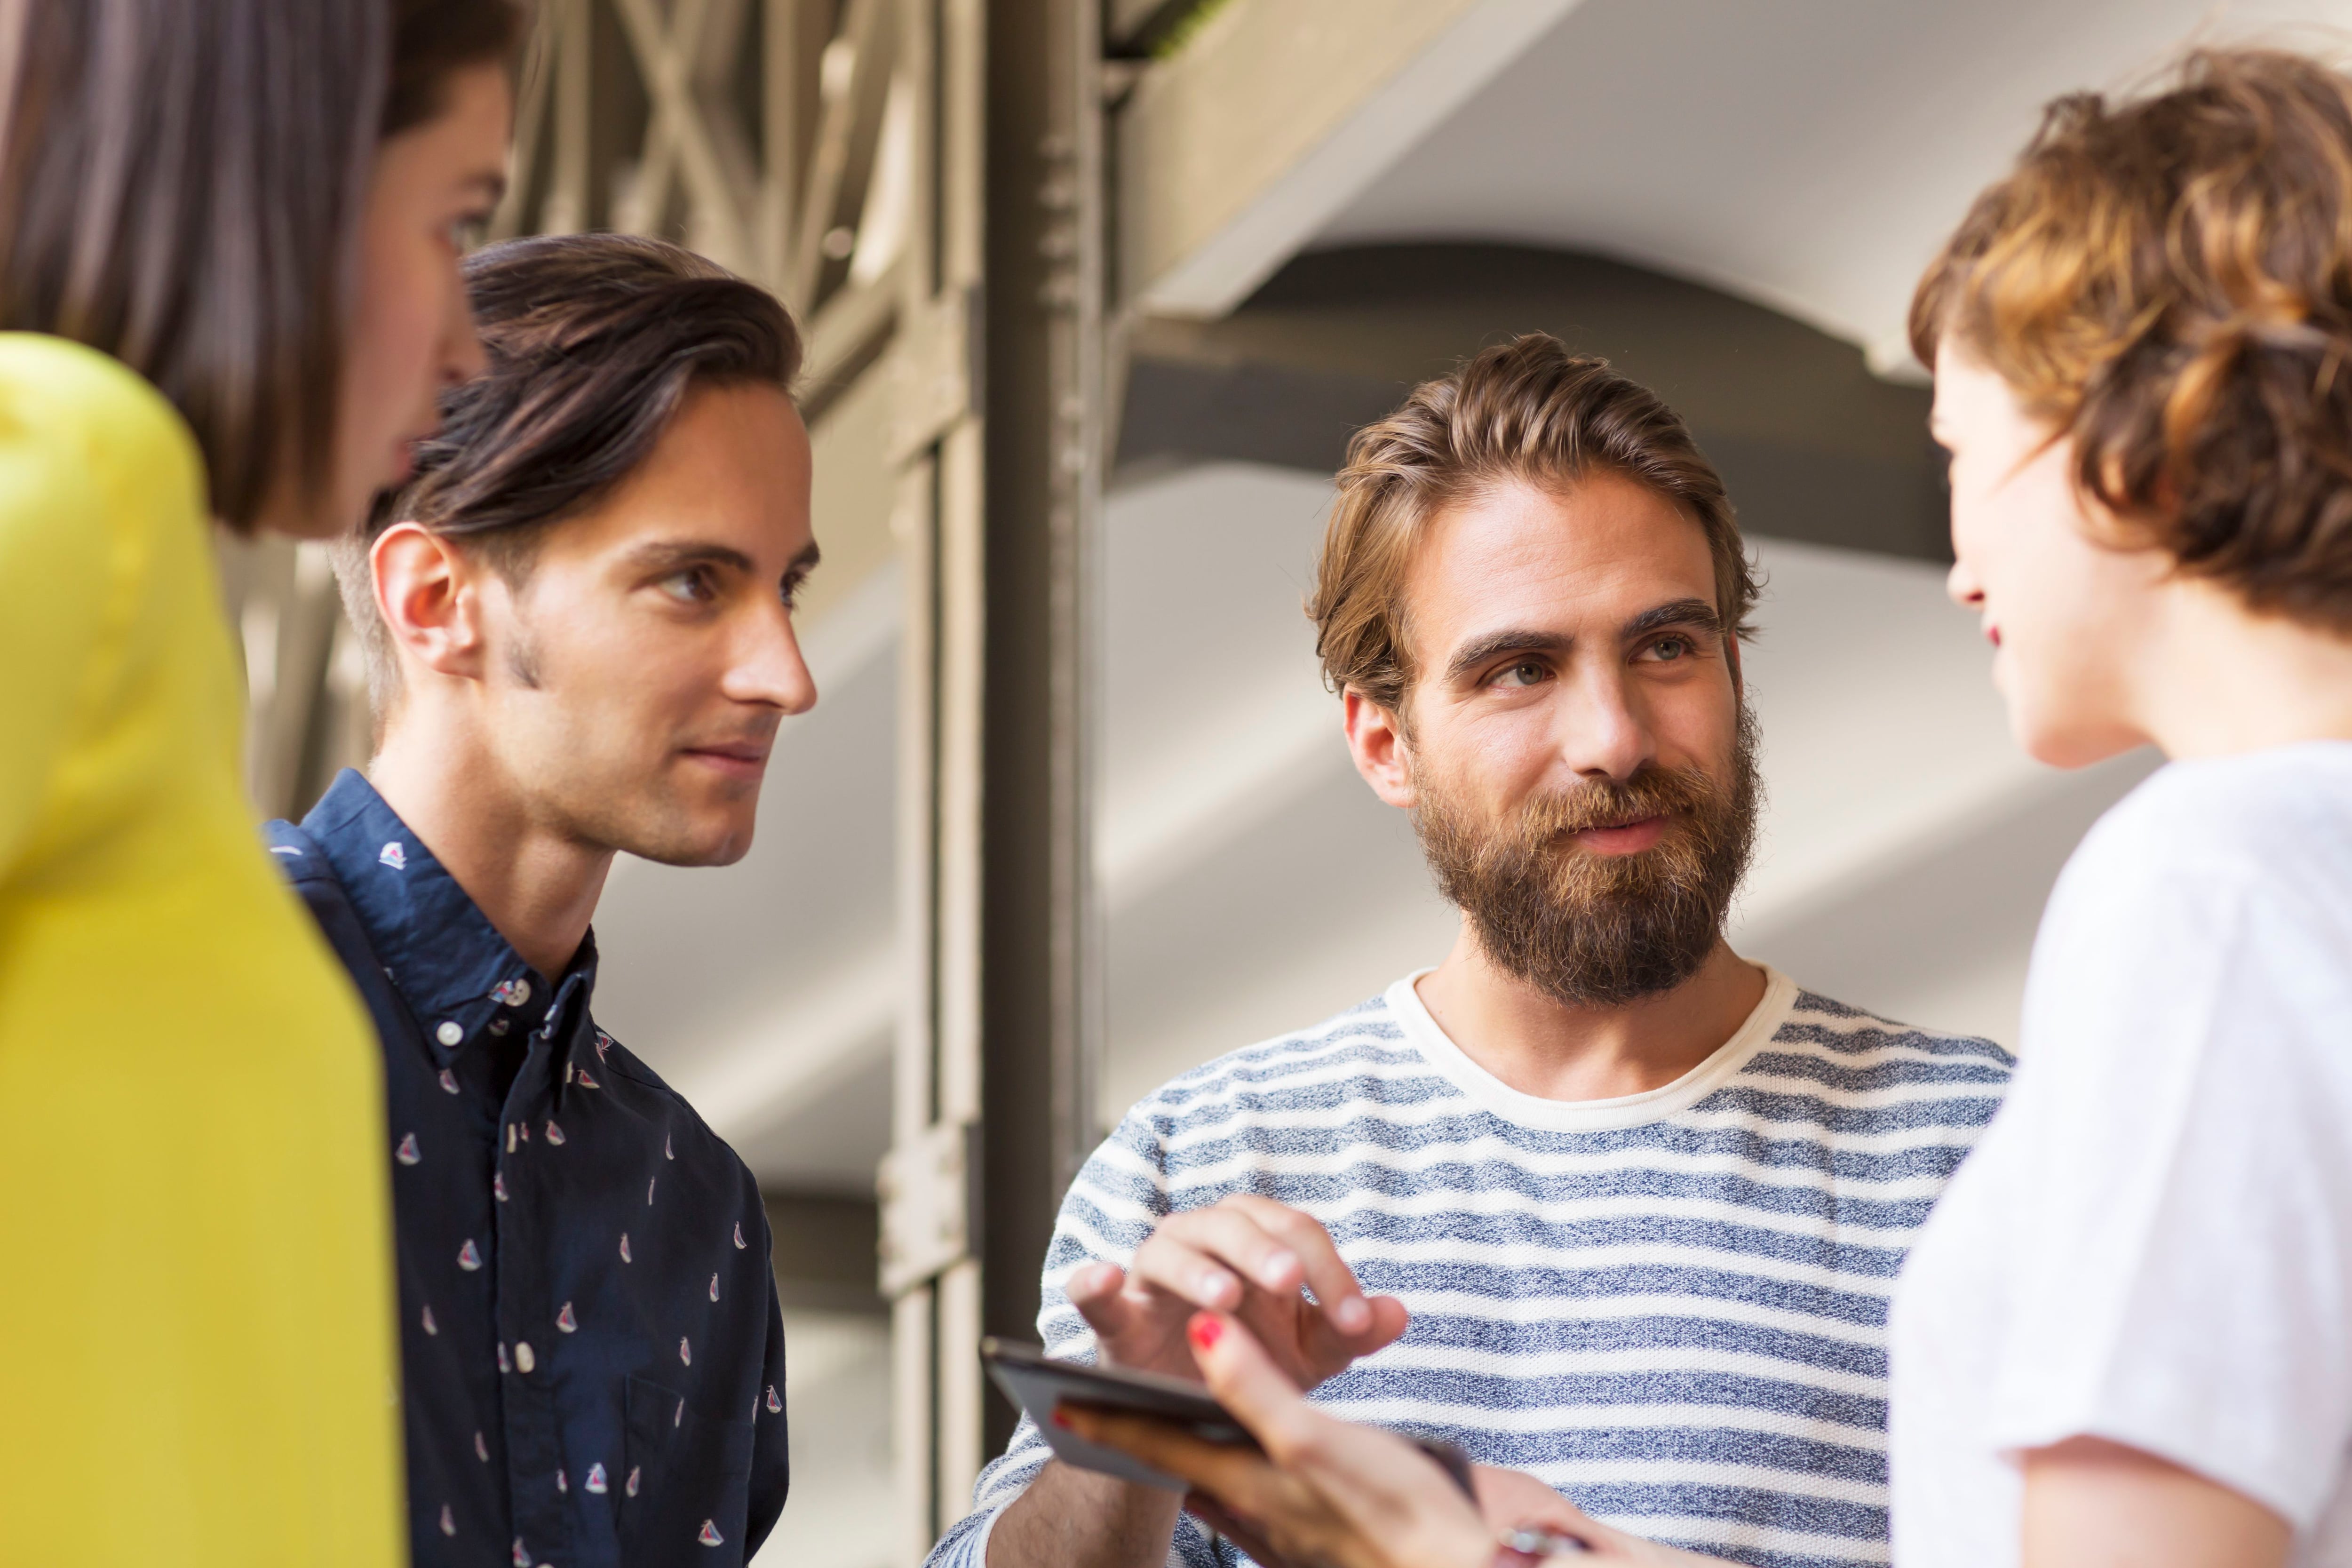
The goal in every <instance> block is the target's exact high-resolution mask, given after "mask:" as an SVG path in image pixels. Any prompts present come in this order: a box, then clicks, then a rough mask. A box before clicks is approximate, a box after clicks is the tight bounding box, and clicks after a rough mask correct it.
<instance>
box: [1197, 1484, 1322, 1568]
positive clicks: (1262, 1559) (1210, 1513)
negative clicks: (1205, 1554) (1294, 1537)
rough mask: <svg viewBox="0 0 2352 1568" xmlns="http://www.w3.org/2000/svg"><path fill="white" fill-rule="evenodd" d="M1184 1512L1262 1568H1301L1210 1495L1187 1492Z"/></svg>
mask: <svg viewBox="0 0 2352 1568" xmlns="http://www.w3.org/2000/svg"><path fill="white" fill-rule="evenodd" d="M1184 1511H1185V1512H1187V1513H1189V1514H1191V1515H1192V1516H1193V1517H1194V1518H1195V1519H1198V1520H1199V1521H1201V1522H1202V1523H1203V1524H1205V1525H1207V1526H1208V1527H1209V1528H1210V1529H1211V1530H1213V1531H1216V1532H1217V1533H1218V1534H1219V1535H1222V1536H1223V1537H1224V1538H1225V1539H1226V1540H1227V1541H1230V1542H1233V1543H1234V1545H1235V1546H1238V1547H1240V1548H1241V1549H1242V1550H1243V1551H1244V1552H1247V1553H1248V1554H1249V1556H1250V1560H1251V1561H1252V1562H1255V1563H1258V1564H1260V1568H1300V1565H1297V1564H1294V1563H1292V1562H1291V1560H1290V1559H1289V1557H1288V1556H1287V1555H1286V1553H1285V1552H1282V1551H1281V1549H1280V1548H1278V1547H1276V1545H1275V1544H1274V1543H1273V1542H1270V1541H1268V1540H1266V1539H1265V1535H1264V1534H1263V1533H1261V1532H1260V1531H1259V1530H1258V1527H1257V1526H1256V1525H1255V1524H1254V1523H1252V1522H1251V1521H1248V1520H1245V1519H1243V1518H1241V1517H1240V1516H1239V1515H1237V1514H1235V1513H1234V1511H1233V1510H1231V1509H1228V1508H1227V1507H1225V1505H1224V1504H1223V1503H1221V1502H1219V1501H1218V1500H1216V1499H1215V1498H1213V1497H1211V1496H1210V1495H1209V1494H1208V1493H1206V1492H1200V1491H1196V1492H1188V1493H1186V1494H1185V1496H1184ZM1307 1568H1311V1565H1307Z"/></svg>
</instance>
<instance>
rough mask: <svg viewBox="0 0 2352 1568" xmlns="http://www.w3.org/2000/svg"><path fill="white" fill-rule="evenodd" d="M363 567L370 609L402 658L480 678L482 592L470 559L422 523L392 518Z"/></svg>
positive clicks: (445, 672) (442, 672)
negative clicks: (371, 592)
mask: <svg viewBox="0 0 2352 1568" xmlns="http://www.w3.org/2000/svg"><path fill="white" fill-rule="evenodd" d="M368 568H369V572H370V574H371V575H372V576H373V578H374V580H375V608H376V614H378V615H379V616H383V626H384V631H385V634H386V635H387V636H388V637H390V639H391V641H392V645H393V647H394V648H395V649H396V650H398V651H397V656H396V657H398V658H400V659H401V661H402V662H403V663H408V662H411V661H413V662H415V663H416V664H418V665H421V666H423V667H424V668H426V669H429V670H432V671H434V672H435V673H436V674H439V675H447V676H454V677H457V678H458V679H479V678H480V676H481V672H482V649H483V638H482V595H481V584H480V574H479V572H478V570H477V568H476V565H475V563H473V562H470V561H468V560H467V559H466V557H465V556H464V555H463V554H461V553H459V552H458V551H457V549H456V548H455V547H454V546H452V545H451V544H450V542H448V541H447V540H446V539H443V538H441V537H440V536H439V535H438V534H436V533H435V532H433V531H431V530H430V529H427V528H425V527H424V526H423V525H422V524H419V523H415V522H395V523H394V524H393V525H392V526H391V527H390V528H387V529H385V530H384V531H383V534H382V535H381V536H379V537H378V538H377V540H376V542H375V544H374V546H373V548H372V549H371V550H370V551H369V552H368Z"/></svg>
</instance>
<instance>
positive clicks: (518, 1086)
mask: <svg viewBox="0 0 2352 1568" xmlns="http://www.w3.org/2000/svg"><path fill="white" fill-rule="evenodd" d="M466 271H467V287H468V290H469V292H470V294H471V296H472V301H473V306H474V310H475V316H476V320H477V321H478V323H479V327H480V331H481V336H482V341H483V346H484V348H485V350H486V351H487V353H488V363H489V368H488V374H485V375H484V376H482V377H481V378H480V379H479V380H478V381H475V382H473V383H470V384H467V385H465V386H463V387H460V388H458V389H457V390H455V391H454V392H452V393H450V394H449V395H447V396H446V398H445V399H444V424H443V427H442V431H441V433H440V434H439V435H438V436H436V437H434V438H433V439H431V440H430V441H427V442H425V443H423V444H422V445H421V446H420V447H418V448H417V450H416V453H415V472H414V474H413V477H412V478H411V479H410V481H409V482H408V484H407V485H406V487H405V489H404V490H403V491H401V492H400V493H399V494H397V495H396V496H394V497H391V498H389V499H388V500H387V501H386V502H385V503H384V504H383V505H380V506H379V507H378V509H377V510H376V514H375V516H374V518H373V521H372V523H371V525H370V527H369V529H368V531H367V532H366V535H365V536H364V537H363V538H360V539H356V540H353V541H352V542H348V543H347V544H345V545H344V546H343V547H342V548H341V552H340V557H339V561H338V573H339V575H340V577H341V585H342V588H343V593H344V598H345V602H346V604H347V605H348V606H349V608H350V610H351V613H352V617H353V619H354V622H355V623H356V625H357V626H359V628H360V629H361V633H362V639H363V642H364V645H365V647H366V649H367V652H368V662H369V673H370V685H371V689H372V690H373V694H374V697H375V700H376V747H375V755H374V757H373V761H372V762H371V763H370V765H369V769H368V775H367V776H366V777H364V778H363V777H362V776H361V775H360V774H359V773H352V772H346V773H342V774H341V776H340V777H338V778H337V779H336V781H335V783H334V784H333V785H332V787H331V788H330V789H329V790H328V791H327V794H326V795H325V796H324V797H323V798H322V799H321V800H320V802H319V804H318V805H317V806H316V807H315V808H314V809H313V810H312V811H311V812H310V816H307V817H306V818H305V819H304V820H303V823H302V825H301V826H299V827H297V826H293V825H291V824H289V823H284V822H279V823H273V824H271V825H270V834H271V847H272V848H273V849H274V850H275V851H276V853H277V854H278V856H279V857H280V858H281V864H282V865H283V866H284V867H285V868H286V870H287V872H288V874H289V876H290V877H291V878H292V879H293V881H294V883H295V885H296V887H297V888H298V889H299V890H300V892H301V894H302V896H303V898H304V899H305V900H307V901H308V903H309V904H310V909H311V910H312V912H313V913H314V914H315V915H316V916H317V917H318V920H319V923H320V926H321V927H322V929H323V930H324V931H325V932H326V935H327V938H328V940H329V941H330V942H331V943H332V945H333V947H334V949H335V951H336V952H337V954H338V955H340V956H341V959H342V961H343V963H344V964H345V966H346V967H347V968H348V969H349V970H350V971H351V973H352V978H353V979H354V980H355V981H356V982H357V984H358V986H359V989H360V993H361V995H362V997H363V998H364V999H365V1001H366V1003H367V1005H368V1007H369V1010H370V1011H371V1013H372V1014H373V1017H374V1021H375V1025H376V1029H377V1032H378V1034H379V1036H380V1037H381V1038H382V1042H383V1063H384V1091H385V1102H386V1105H387V1108H388V1110H389V1113H390V1126H389V1128H388V1130H387V1138H386V1152H387V1154H388V1155H389V1157H390V1159H391V1162H392V1167H391V1168H392V1183H393V1199H394V1214H395V1228H396V1233H397V1245H398V1267H399V1286H400V1314H401V1327H402V1360H403V1364H404V1384H405V1398H404V1406H405V1418H406V1427H407V1449H408V1483H409V1500H410V1508H409V1533H410V1542H411V1546H412V1549H413V1551H414V1553H415V1560H416V1562H417V1563H430V1564H449V1565H453V1568H454V1565H457V1564H467V1565H481V1568H487V1565H489V1564H493V1563H496V1564H507V1563H513V1564H524V1563H548V1564H561V1565H562V1568H573V1565H574V1564H578V1565H581V1568H589V1565H593V1564H607V1565H615V1564H624V1563H628V1564H639V1563H642V1564H666V1563H680V1562H688V1561H692V1562H695V1563H714V1564H716V1563H742V1562H743V1561H744V1560H745V1559H746V1557H747V1555H748V1554H749V1552H751V1550H752V1549H754V1548H756V1547H757V1545H758V1544H759V1542H761V1540H762V1539H764V1538H765V1537H766V1535H767V1534H768V1532H769V1531H770V1529H771V1528H772V1526H773V1525H774V1523H775V1521H776V1517H777V1515H778V1513H779V1512H780V1511H781V1510H782V1507H783V1502H784V1492H785V1486H786V1481H787V1465H786V1451H785V1444H784V1415H783V1403H782V1387H783V1377H784V1346H783V1330H782V1318H781V1315H780V1313H779V1310H778V1304H777V1299H776V1291H775V1281H774V1278H773V1276H772V1273H771V1272H770V1267H769V1237H768V1229H767V1225H766V1221H765V1218H764V1215H763V1211H762V1209H761V1203H760V1194H759V1191H758V1189H757V1187H756V1186H755V1185H754V1184H753V1182H752V1179H751V1173H749V1172H748V1171H747V1170H745V1169H744V1167H743V1165H742V1163H741V1162H740V1160H738V1159H737V1158H736V1157H735V1155H734V1153H733V1152H732V1151H730V1149H729V1148H728V1147H727V1146H726V1144H725V1143H723V1142H720V1141H719V1138H718V1137H717V1136H716V1135H715V1134H714V1133H712V1132H711V1131H710V1130H709V1128H708V1127H707V1126H705V1125H704V1124H703V1122H702V1121H701V1119H700V1118H698V1116H696V1115H695V1113H694V1111H693V1110H691V1109H690V1108H689V1107H688V1105H687V1104H686V1102H685V1101H684V1100H681V1099H679V1098H678V1096H677V1094H676V1093H675V1092H674V1091H672V1090H671V1089H669V1088H668V1086H667V1085H666V1084H664V1083H663V1082H662V1081H661V1079H659V1078H657V1077H656V1075H655V1074H654V1073H653V1071H652V1070H651V1069H650V1068H647V1067H646V1065H645V1064H644V1063H643V1062H641V1061H639V1060H638V1059H637V1058H635V1057H634V1056H632V1055H631V1054H630V1053H629V1052H628V1051H627V1050H626V1049H625V1047H622V1046H621V1044H620V1043H619V1042H617V1041H615V1040H614V1039H613V1038H612V1037H610V1036H609V1035H607V1034H605V1033H604V1031H603V1030H601V1029H599V1028H597V1027H596V1026H595V1023H594V1021H593V1018H592V1017H591V1016H590V1015H589V995H590V992H591V990H592V988H593V985H594V984H595V976H596V952H595V943H594V941H593V937H592V936H591V935H590V932H589V929H588V926H589V919H590V916H591V915H592V914H593V912H594V910H595V907H596V900H597V897H598V895H599V893H600V892H601V891H602V890H603V888H604V877H605V873H606V871H607V870H608V869H609V868H610V867H611V865H612V862H613V857H614V855H615V854H618V853H621V852H624V851H625V852H627V853H630V854H634V855H639V856H643V857H646V858H649V859H654V860H658V861H663V862H666V863H667V864H671V865H688V866H711V865H724V864H727V863H730V862H731V861H734V860H737V859H740V858H741V857H742V855H743V854H744V852H745V851H746V850H747V849H748V848H749V847H750V846H751V827H752V815H753V812H754V809H755V808H756V806H757V805H758V799H759V789H760V781H761V774H762V773H763V772H764V770H765V768H766V764H767V759H768V752H769V748H770V746H771V745H772V742H774V739H775V734H776V730H777V726H778V725H779V724H780V722H781V721H782V719H783V718H784V716H785V715H787V714H793V713H800V712H803V711H805V710H807V709H808V708H809V707H810V706H811V705H812V704H814V702H815V700H816V691H815V689H814V686H813V685H812V683H811V681H810V679H809V674H808V669H807V668H806V666H805V665H803V662H802V660H801V655H800V650H799V647H798V645H797V643H796V642H795V640H794V635H793V623H792V607H793V594H794V592H795V590H796V589H797V588H798V587H799V585H800V584H801V583H802V581H803V579H804V578H805V577H806V576H807V574H808V573H809V571H810V569H811V568H812V567H814V564H815V563H816V554H817V552H816V545H815V543H814V540H813V539H812V537H811V534H810V524H809V446H808V436H807V433H806V431H805V430H804V429H803V426H802V424H801V420H800V416H799V414H798V413H797V412H796V410H795V409H794V407H793V401H792V396H791V392H790V388H791V384H792V379H793V374H794V373H795V372H796V370H797V369H798V366H799V361H800V340H799V337H798V334H797V333H796V331H794V329H793V323H792V321H791V320H790V319H789V318H788V317H787V316H786V315H785V313H784V310H783V309H782V306H780V305H778V304H777V303H776V301H775V300H773V299H772V298H771V297H769V296H768V295H767V294H766V293H764V292H762V291H761V290H760V289H756V288H754V287H753V286H751V284H749V283H746V282H743V281H742V280H741V279H737V278H734V277H732V276H730V274H728V273H726V272H724V271H722V270H721V269H719V268H716V267H714V266H712V265H710V264H709V263H708V262H705V261H702V260H700V259H698V258H695V257H693V256H690V255H688V253H687V252H685V251H682V250H679V249H677V247H672V246H667V245H663V244H661V243H659V242H656V241H652V240H644V239H632V238H626V237H620V236H614V235H596V236H577V237H565V238H556V239H535V240H527V241H519V242H515V243H512V244H508V245H502V246H497V247H491V248H489V249H488V250H485V251H483V252H481V253H479V254H478V255H477V256H475V257H474V258H471V259H470V260H469V261H468V262H467V268H466Z"/></svg>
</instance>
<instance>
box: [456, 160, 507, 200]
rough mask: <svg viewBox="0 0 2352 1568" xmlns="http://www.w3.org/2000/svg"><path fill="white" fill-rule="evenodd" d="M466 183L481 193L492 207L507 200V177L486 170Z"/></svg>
mask: <svg viewBox="0 0 2352 1568" xmlns="http://www.w3.org/2000/svg"><path fill="white" fill-rule="evenodd" d="M466 183H467V184H469V185H471V186H473V187H474V188H475V189H476V190H478V191H479V192H481V193H482V195H484V196H485V197H487V198H488V200H489V202H490V204H491V205H497V204H498V203H499V202H502V201H504V200H506V199H507V177H506V175H504V174H498V173H494V172H492V171H490V170H488V169H485V170H483V171H482V172H481V173H480V174H475V175H473V176H472V177H470V178H469V179H467V182H466Z"/></svg>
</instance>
